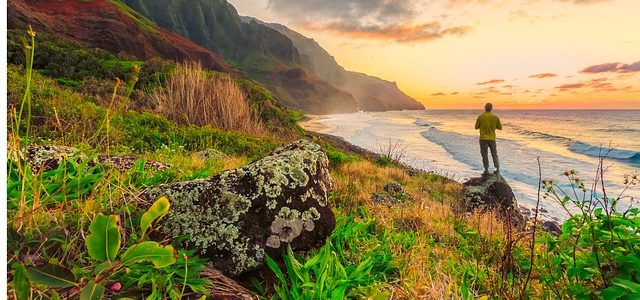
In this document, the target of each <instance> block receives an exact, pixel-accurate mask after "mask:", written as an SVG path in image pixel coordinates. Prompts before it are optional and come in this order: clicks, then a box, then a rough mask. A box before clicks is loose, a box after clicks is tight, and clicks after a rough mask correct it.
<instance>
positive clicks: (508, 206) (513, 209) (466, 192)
mask: <svg viewBox="0 0 640 300" xmlns="http://www.w3.org/2000/svg"><path fill="white" fill-rule="evenodd" d="M462 186H463V191H462V193H463V196H462V201H461V202H460V203H459V204H458V207H456V210H457V211H466V212H470V211H473V210H476V209H481V210H495V211H497V212H499V215H500V216H501V217H502V218H509V219H511V220H513V221H515V222H516V223H522V222H523V221H524V218H523V217H522V214H521V213H520V211H519V208H518V204H517V201H516V197H515V195H514V194H513V190H512V189H511V187H510V186H509V184H508V183H507V181H506V180H505V179H504V177H502V176H500V175H495V174H489V175H486V176H482V177H476V178H471V179H469V180H467V181H466V182H464V183H463V184H462Z"/></svg>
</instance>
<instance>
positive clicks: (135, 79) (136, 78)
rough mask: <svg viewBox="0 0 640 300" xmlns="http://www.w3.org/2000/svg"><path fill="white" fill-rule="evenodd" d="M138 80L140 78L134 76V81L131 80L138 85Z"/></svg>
mask: <svg viewBox="0 0 640 300" xmlns="http://www.w3.org/2000/svg"><path fill="white" fill-rule="evenodd" d="M138 79H139V78H138V76H133V79H131V81H132V82H133V83H136V82H138Z"/></svg>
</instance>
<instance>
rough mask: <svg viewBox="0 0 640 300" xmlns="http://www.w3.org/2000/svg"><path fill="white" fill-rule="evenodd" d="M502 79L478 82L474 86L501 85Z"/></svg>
mask: <svg viewBox="0 0 640 300" xmlns="http://www.w3.org/2000/svg"><path fill="white" fill-rule="evenodd" d="M503 82H504V79H491V80H489V81H485V82H478V83H476V85H485V84H495V83H503Z"/></svg>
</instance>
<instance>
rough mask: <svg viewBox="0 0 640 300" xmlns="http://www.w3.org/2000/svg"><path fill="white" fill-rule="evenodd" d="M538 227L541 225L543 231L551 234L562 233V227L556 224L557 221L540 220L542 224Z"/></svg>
mask: <svg viewBox="0 0 640 300" xmlns="http://www.w3.org/2000/svg"><path fill="white" fill-rule="evenodd" d="M540 227H542V229H543V230H544V231H546V232H548V233H550V234H552V235H555V236H560V235H562V228H560V225H558V222H556V221H544V222H542V225H541V226H540Z"/></svg>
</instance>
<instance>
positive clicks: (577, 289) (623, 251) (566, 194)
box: [539, 158, 640, 299]
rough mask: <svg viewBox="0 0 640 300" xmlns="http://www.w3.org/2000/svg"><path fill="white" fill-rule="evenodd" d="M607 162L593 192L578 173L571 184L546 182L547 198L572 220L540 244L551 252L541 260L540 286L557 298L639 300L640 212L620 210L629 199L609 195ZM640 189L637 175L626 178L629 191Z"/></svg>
mask: <svg viewBox="0 0 640 300" xmlns="http://www.w3.org/2000/svg"><path fill="white" fill-rule="evenodd" d="M603 161H604V158H601V160H600V165H599V168H598V172H597V174H598V175H597V176H596V178H595V183H594V184H593V186H592V187H591V188H590V189H587V188H586V187H585V182H583V181H582V180H581V179H580V178H578V176H577V173H576V172H575V171H567V172H565V173H564V175H565V177H566V179H567V181H568V183H567V184H562V185H561V184H559V183H557V182H554V181H552V180H545V181H543V183H544V187H545V189H546V192H545V198H550V199H554V200H555V201H557V202H558V203H560V204H561V205H562V207H563V208H564V209H565V210H566V212H567V213H568V214H569V218H568V219H567V220H566V221H565V222H564V223H563V224H562V234H561V235H560V236H559V237H554V236H546V237H544V238H542V239H540V240H539V243H541V244H543V245H544V246H545V247H546V248H547V249H548V252H546V253H543V254H542V255H541V257H540V258H539V260H540V261H541V262H542V265H543V266H542V267H541V273H542V276H541V281H542V282H543V283H544V284H545V285H546V286H547V287H548V288H549V291H550V292H551V293H553V294H552V296H556V297H560V296H562V295H565V294H568V295H571V296H572V297H576V298H579V299H592V298H602V299H638V297H640V210H639V209H638V208H635V207H633V206H628V207H627V206H625V205H619V204H620V202H621V201H622V200H624V199H626V197H625V196H624V192H622V193H620V195H618V196H616V197H609V196H608V195H607V190H606V188H605V186H604V182H605V181H604V170H605V168H603ZM639 183H640V180H639V179H638V175H637V174H635V175H629V176H627V177H626V178H625V184H626V188H630V187H631V186H636V185H638V184H639ZM598 184H600V188H599V190H597V189H596V187H597V186H598ZM567 186H568V188H567ZM625 190H626V189H625Z"/></svg>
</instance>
